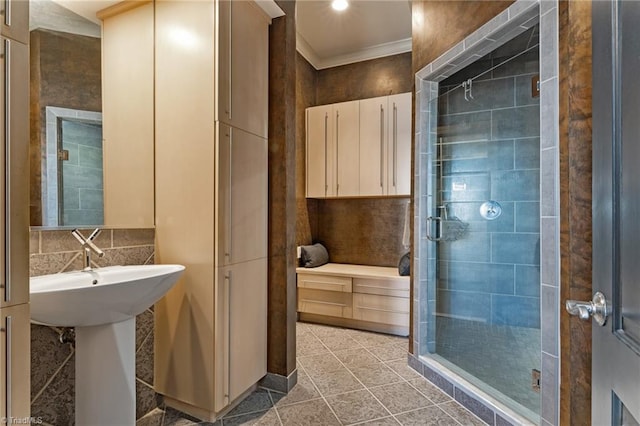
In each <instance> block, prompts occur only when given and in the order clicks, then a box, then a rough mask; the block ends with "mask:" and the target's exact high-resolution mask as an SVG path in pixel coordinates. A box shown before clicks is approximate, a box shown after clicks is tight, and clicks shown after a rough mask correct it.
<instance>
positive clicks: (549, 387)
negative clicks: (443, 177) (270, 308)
mask: <svg viewBox="0 0 640 426" xmlns="http://www.w3.org/2000/svg"><path fill="white" fill-rule="evenodd" d="M538 22H539V23H540V88H541V90H540V123H541V124H542V123H545V125H541V126H540V149H541V151H540V280H541V286H540V288H541V291H540V318H541V325H540V333H541V398H540V418H541V420H540V424H543V425H558V424H559V421H560V419H559V411H560V410H559V406H560V376H559V367H560V359H559V356H560V340H559V336H560V330H559V323H560V309H559V300H560V296H559V294H560V288H559V283H560V245H559V244H560V243H559V241H560V236H559V229H560V225H559V223H560V218H559V210H560V200H559V193H560V191H559V182H560V170H559V149H558V148H559V129H558V125H559V102H558V92H559V88H558V28H559V26H558V1H557V0H544V1H531V0H517V1H516V2H514V3H513V4H512V5H511V6H510V7H509V8H507V9H506V10H504V11H503V12H501V13H500V14H498V15H497V16H496V17H494V18H493V19H491V20H490V21H489V22H487V23H486V24H485V25H483V26H481V27H480V28H479V29H478V30H476V31H475V32H473V33H472V34H471V35H469V36H468V37H466V38H465V39H464V40H463V41H461V42H460V43H458V44H456V45H455V46H453V47H452V48H451V49H449V50H448V51H447V52H445V53H444V54H443V55H441V56H440V57H438V58H437V59H435V60H434V61H433V62H431V63H430V64H428V65H427V66H426V67H424V68H423V69H421V70H420V71H418V72H417V73H416V75H415V90H416V94H415V131H416V133H415V141H416V143H415V176H414V192H413V194H414V195H413V202H414V204H413V205H414V206H415V207H414V238H413V257H414V259H413V265H412V268H413V270H412V276H413V289H414V291H413V330H412V331H413V340H414V341H413V348H414V354H410V356H409V363H410V365H411V366H412V367H413V368H415V369H416V370H417V371H418V372H420V373H422V374H423V375H424V376H425V377H427V378H428V379H430V380H431V381H432V382H434V383H435V384H437V385H438V386H439V387H440V388H441V389H443V390H444V391H445V392H447V393H449V394H450V395H451V396H452V397H454V398H455V399H456V400H458V401H459V402H461V403H462V404H463V405H465V406H467V408H470V409H471V411H473V412H474V413H475V414H476V415H478V416H479V417H480V418H482V419H483V420H485V421H487V422H488V423H489V424H495V423H497V422H499V420H500V419H502V420H507V421H508V422H510V423H513V424H527V423H529V421H528V420H527V419H525V418H524V417H522V416H521V415H520V414H519V413H516V412H514V411H513V410H512V409H510V408H508V407H506V406H504V405H503V404H502V403H501V402H500V401H498V400H497V399H495V398H493V397H491V396H489V395H487V394H486V393H485V392H483V391H482V390H480V389H479V388H478V387H476V386H474V385H472V384H471V383H469V382H468V381H467V380H465V379H464V378H462V377H460V376H459V375H457V374H456V373H454V372H452V371H451V370H449V369H447V367H445V366H444V365H442V364H441V363H439V362H438V361H436V360H434V359H433V358H430V357H429V356H428V352H429V349H433V347H432V346H433V345H434V344H435V341H434V340H433V339H435V321H433V320H431V321H430V315H431V312H432V310H433V309H435V300H434V299H435V298H434V296H432V295H431V294H429V293H432V292H428V291H427V290H428V284H429V283H430V282H433V280H435V268H428V267H427V263H428V262H429V261H434V260H435V245H434V244H435V243H433V242H431V241H429V240H428V239H427V238H426V231H427V230H426V223H425V222H426V217H427V216H428V215H429V214H430V212H431V211H432V207H433V202H434V201H433V198H432V196H433V194H432V188H431V187H430V186H431V183H430V180H431V179H432V173H433V170H432V161H433V158H434V157H433V155H435V154H436V153H434V152H432V150H431V147H433V146H435V143H434V141H435V138H436V136H437V111H432V110H430V108H431V107H432V104H435V102H432V101H433V100H434V99H436V98H437V97H438V84H439V82H440V81H442V80H444V79H446V78H447V77H449V76H451V75H453V74H455V73H456V72H457V71H460V70H461V69H463V68H465V67H466V66H468V65H470V64H471V63H473V62H475V61H476V60H478V59H480V58H481V57H483V56H484V55H486V54H488V53H490V52H492V51H493V50H495V49H496V48H498V47H499V46H501V45H502V44H504V43H506V42H507V41H509V40H511V39H513V38H514V37H516V36H517V35H519V34H520V33H522V32H524V31H526V30H527V29H528V28H531V27H532V26H533V25H535V24H536V23H538ZM436 107H437V105H436ZM425 305H426V306H427V309H426V310H425V309H424V308H422V309H421V306H425ZM474 407H475V409H474ZM499 418H500V419H499Z"/></svg>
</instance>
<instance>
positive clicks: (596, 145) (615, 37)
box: [583, 1, 640, 426]
mask: <svg viewBox="0 0 640 426" xmlns="http://www.w3.org/2000/svg"><path fill="white" fill-rule="evenodd" d="M638 22H640V3H639V2H635V1H613V2H593V159H594V160H593V290H594V292H600V293H601V294H602V295H603V296H604V298H605V299H606V302H605V306H604V309H605V310H606V311H605V312H602V313H604V315H605V318H606V315H607V314H608V315H609V317H608V318H606V319H607V321H606V323H605V324H604V325H603V326H600V325H599V324H598V323H597V322H595V321H594V322H593V329H592V333H593V359H592V383H591V385H592V423H593V424H594V425H605V424H610V425H616V426H617V425H638V424H640V281H639V278H638V277H640V262H638V256H639V255H640V246H639V245H638V241H639V240H640V222H639V221H638V214H639V213H640V171H639V169H638V164H640V143H639V140H640V121H639V120H638V114H640V85H638V84H637V80H636V79H637V76H638V75H640V35H639V34H638V31H637V25H638ZM597 301H598V300H597V296H594V302H597ZM587 307H588V308H589V307H590V309H587V310H588V311H591V312H592V311H593V310H595V309H594V307H596V308H597V306H594V305H593V304H589V305H588V306H587ZM588 313H589V312H587V313H585V312H583V314H584V315H583V317H584V318H588V316H589V315H588Z"/></svg>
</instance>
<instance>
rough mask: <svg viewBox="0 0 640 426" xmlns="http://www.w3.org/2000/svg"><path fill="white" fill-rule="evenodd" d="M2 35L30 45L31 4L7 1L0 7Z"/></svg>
mask: <svg viewBox="0 0 640 426" xmlns="http://www.w3.org/2000/svg"><path fill="white" fill-rule="evenodd" d="M0 17H1V19H2V21H0V34H2V35H3V36H5V37H7V38H10V39H12V40H16V41H19V42H20V43H24V44H27V43H29V2H28V1H25V0H5V1H3V2H2V6H0Z"/></svg>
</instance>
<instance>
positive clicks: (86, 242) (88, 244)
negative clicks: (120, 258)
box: [71, 228, 104, 257]
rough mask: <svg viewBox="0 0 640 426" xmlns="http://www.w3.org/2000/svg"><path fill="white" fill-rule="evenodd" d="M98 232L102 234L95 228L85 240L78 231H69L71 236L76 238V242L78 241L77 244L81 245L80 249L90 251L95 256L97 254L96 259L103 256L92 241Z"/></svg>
mask: <svg viewBox="0 0 640 426" xmlns="http://www.w3.org/2000/svg"><path fill="white" fill-rule="evenodd" d="M100 232H102V230H101V229H100V228H96V229H94V230H93V232H92V233H91V235H89V238H85V237H84V235H82V233H81V232H80V231H79V230H78V229H74V230H73V231H71V235H73V236H74V237H75V238H76V240H78V242H79V243H80V244H81V245H82V247H83V248H84V249H85V250H91V251H93V252H94V253H95V254H97V255H98V257H102V256H104V252H103V251H102V250H100V248H99V247H98V246H96V245H95V244H94V243H93V240H94V239H95V238H96V237H97V236H98V235H100Z"/></svg>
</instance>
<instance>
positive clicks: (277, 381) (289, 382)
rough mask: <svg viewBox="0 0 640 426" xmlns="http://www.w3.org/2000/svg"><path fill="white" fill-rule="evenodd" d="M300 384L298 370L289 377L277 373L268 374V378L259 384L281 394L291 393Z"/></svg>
mask: <svg viewBox="0 0 640 426" xmlns="http://www.w3.org/2000/svg"><path fill="white" fill-rule="evenodd" d="M296 383H298V369H297V368H296V369H295V370H293V371H292V372H291V374H289V375H288V376H282V375H280V374H275V373H267V375H266V376H264V377H263V378H262V380H260V382H258V386H260V387H263V388H266V389H270V390H274V391H276V392H280V393H289V391H291V389H293V387H294V386H295V385H296Z"/></svg>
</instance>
